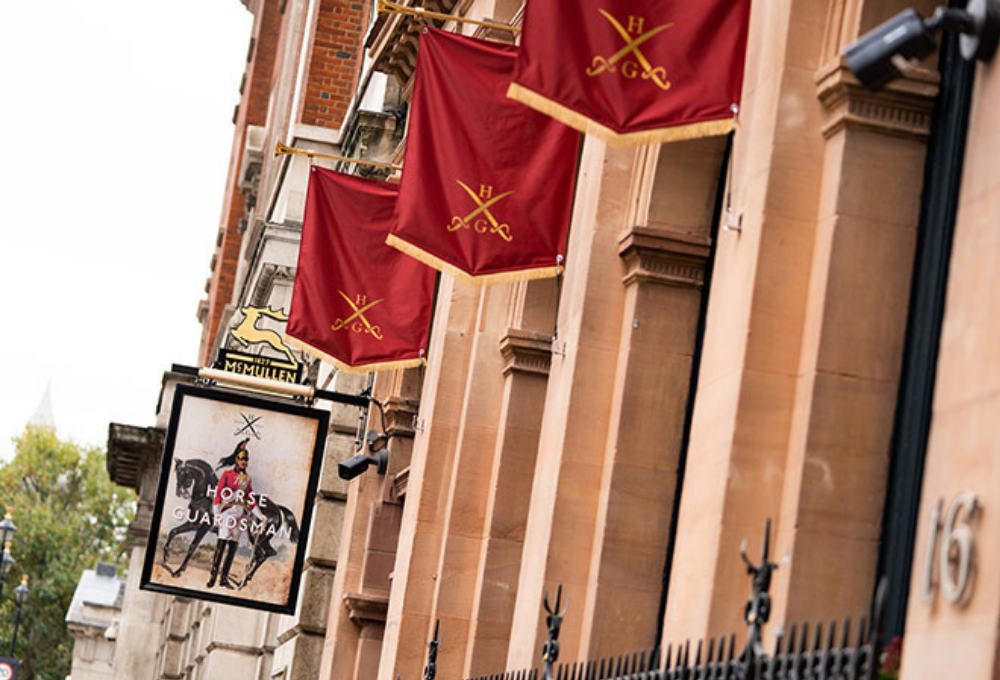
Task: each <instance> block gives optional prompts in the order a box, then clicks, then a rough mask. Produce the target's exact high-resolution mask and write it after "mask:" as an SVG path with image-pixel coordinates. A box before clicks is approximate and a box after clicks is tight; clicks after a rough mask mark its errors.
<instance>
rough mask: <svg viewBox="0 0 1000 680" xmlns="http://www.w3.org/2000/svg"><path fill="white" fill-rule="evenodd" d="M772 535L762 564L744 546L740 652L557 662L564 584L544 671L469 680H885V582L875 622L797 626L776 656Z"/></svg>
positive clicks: (550, 619)
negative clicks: (769, 645) (768, 628)
mask: <svg viewBox="0 0 1000 680" xmlns="http://www.w3.org/2000/svg"><path fill="white" fill-rule="evenodd" d="M770 533H771V523H770V521H768V523H767V526H766V528H765V532H764V546H763V551H762V552H763V555H762V558H761V562H760V564H753V563H752V562H750V560H749V559H748V558H747V557H746V551H745V549H741V554H742V557H743V560H744V562H746V564H747V571H748V573H749V574H750V575H751V577H752V580H753V591H752V594H751V596H750V598H749V600H748V601H747V605H746V610H745V614H744V618H745V620H746V623H747V628H748V631H747V636H746V640H745V642H744V643H743V644H742V646H741V647H740V648H739V649H737V643H736V636H735V635H730V636H728V637H721V638H717V639H709V640H707V641H702V642H698V643H696V644H694V645H692V644H691V643H690V642H687V643H683V644H681V645H670V646H668V647H666V648H665V649H660V648H654V649H652V650H648V651H641V652H634V653H632V654H625V655H622V656H617V657H609V658H605V659H597V660H592V661H584V662H577V663H572V664H558V663H557V660H558V658H559V628H560V626H561V624H562V618H563V615H564V614H565V613H566V609H565V606H564V604H563V598H562V587H561V586H560V588H559V591H558V592H557V595H556V603H555V607H554V608H553V607H551V606H550V605H549V600H548V595H546V597H545V610H546V612H547V614H548V615H547V617H546V622H547V623H548V626H549V635H548V639H547V640H546V642H545V646H544V647H543V652H542V662H543V666H542V668H540V669H539V668H533V669H526V670H519V671H507V672H505V673H497V674H493V675H482V676H478V677H475V678H468V679H467V680H878V677H879V656H880V654H881V652H882V640H881V637H880V636H881V634H880V629H881V616H882V611H883V609H884V607H885V592H886V584H885V583H884V582H883V583H881V584H879V588H878V592H877V594H876V596H875V602H874V605H873V607H872V617H871V625H869V617H867V616H861V617H859V619H858V623H857V626H856V627H855V626H853V625H852V622H851V619H850V618H846V619H844V620H842V621H840V622H838V621H830V622H829V623H826V624H823V623H816V624H814V625H812V626H810V625H809V624H808V623H806V624H801V625H792V626H789V627H788V629H787V631H778V632H777V633H776V634H775V636H774V639H775V641H774V648H773V651H772V652H771V653H768V652H767V651H766V650H765V648H764V646H763V643H762V640H763V628H764V625H765V624H766V623H767V620H768V618H769V616H770V603H771V596H770V594H769V592H768V591H769V590H770V586H771V574H772V573H773V572H774V570H775V569H777V568H778V567H779V564H776V563H774V562H771V561H770V558H769V552H770ZM560 607H563V609H562V610H560ZM438 635H439V629H438V627H437V626H435V629H434V639H433V640H432V641H431V643H430V645H429V659H428V667H429V668H431V669H433V668H434V662H435V661H436V658H437V650H438V647H439V646H440V644H441V643H440V640H439V638H438ZM431 672H432V673H433V670H432V671H431ZM425 677H426V672H425ZM431 677H432V678H433V675H431Z"/></svg>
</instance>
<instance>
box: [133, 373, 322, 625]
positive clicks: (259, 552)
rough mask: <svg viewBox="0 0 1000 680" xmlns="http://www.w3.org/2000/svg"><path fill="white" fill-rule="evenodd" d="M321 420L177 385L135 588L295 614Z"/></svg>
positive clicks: (286, 406)
mask: <svg viewBox="0 0 1000 680" xmlns="http://www.w3.org/2000/svg"><path fill="white" fill-rule="evenodd" d="M329 417H330V414H329V413H328V412H326V411H320V410H316V409H310V408H305V407H302V406H298V405H295V404H292V403H290V402H278V401H271V400H266V399H261V398H257V397H251V396H247V395H245V394H239V393H234V392H228V391H222V390H215V389H208V388H201V387H193V386H189V385H179V386H178V387H177V388H176V392H175V395H174V403H173V410H172V411H171V415H170V425H169V428H168V430H167V437H166V443H165V445H164V449H163V460H162V464H161V466H160V479H159V487H158V491H157V496H156V504H155V506H154V508H153V518H152V524H151V527H150V534H149V540H148V541H147V544H146V559H145V563H144V564H143V570H142V578H141V583H140V587H141V588H142V589H144V590H152V591H156V592H161V593H168V594H171V595H178V596H182V597H192V598H198V599H202V600H211V601H214V602H220V603H224V604H232V605H237V606H242V607H250V608H254V609H263V610H266V611H272V612H279V613H284V614H291V613H293V612H294V611H295V604H296V599H297V596H298V589H299V580H300V578H301V574H302V564H303V560H304V558H305V553H306V540H307V537H308V536H309V521H310V517H311V516H312V507H313V501H314V499H315V496H316V486H317V483H318V479H319V470H320V464H321V461H322V458H323V445H324V441H325V439H326V433H327V429H328V425H329Z"/></svg>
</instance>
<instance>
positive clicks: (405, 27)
mask: <svg viewBox="0 0 1000 680" xmlns="http://www.w3.org/2000/svg"><path fill="white" fill-rule="evenodd" d="M400 4H403V5H407V6H410V7H423V8H424V9H427V10H430V11H432V12H440V13H442V14H451V13H452V12H453V11H454V9H455V5H456V4H457V0H413V1H411V2H407V1H406V0H404V1H403V2H401V3H400ZM383 16H385V17H386V19H385V20H384V21H383V20H382V16H380V17H379V19H378V20H377V21H376V22H375V25H374V27H373V30H372V32H371V34H370V36H369V38H368V41H367V43H366V44H365V47H367V48H368V56H369V57H371V58H372V59H373V60H374V62H375V64H374V68H375V70H376V71H382V72H383V73H387V74H389V75H391V76H395V77H396V78H398V79H399V82H400V83H405V82H407V81H409V80H410V78H411V77H412V76H413V69H414V67H415V66H416V63H417V44H418V42H419V39H420V29H421V28H422V27H423V25H424V21H423V20H422V19H418V18H417V17H412V16H404V15H402V14H388V15H383ZM426 23H428V24H430V25H432V26H441V25H443V23H444V22H443V21H439V20H433V21H427V22H426Z"/></svg>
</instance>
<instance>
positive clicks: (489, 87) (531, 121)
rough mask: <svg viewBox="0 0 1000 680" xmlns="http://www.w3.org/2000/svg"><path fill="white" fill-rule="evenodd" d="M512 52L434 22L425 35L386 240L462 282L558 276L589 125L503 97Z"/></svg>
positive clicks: (415, 78) (511, 65)
mask: <svg viewBox="0 0 1000 680" xmlns="http://www.w3.org/2000/svg"><path fill="white" fill-rule="evenodd" d="M516 54H517V48H516V47H514V46H512V45H501V44H499V43H495V42H489V41H486V40H476V39H474V38H469V37H465V36H461V35H453V34H451V33H445V32H443V31H439V30H436V29H427V31H426V32H425V33H423V34H422V35H421V36H420V49H419V51H418V54H417V66H416V71H415V74H414V77H413V78H414V85H413V103H412V105H411V107H410V118H409V123H408V125H409V130H410V131H409V134H408V136H407V141H406V152H405V157H404V161H403V174H402V177H401V178H400V181H399V198H398V200H397V202H396V220H395V223H394V224H393V226H392V231H391V232H390V234H389V236H388V238H387V239H386V242H387V243H388V244H389V245H391V246H393V247H395V248H399V249H400V250H402V251H403V252H404V253H407V254H408V255H411V256H413V257H415V258H417V259H419V260H421V261H422V262H426V263H427V264H429V265H430V266H432V267H434V268H435V269H439V270H441V271H444V272H447V273H449V274H451V275H452V276H455V277H457V278H459V279H460V280H463V281H466V282H472V283H493V282H502V281H511V280H523V279H536V278H543V277H551V276H556V275H557V274H558V273H559V272H560V271H561V270H562V266H563V264H564V260H565V256H566V238H567V235H568V234H569V221H570V213H571V211H572V203H573V183H574V181H575V178H576V159H577V150H578V149H579V146H580V142H581V137H580V134H579V133H577V132H575V131H574V130H572V129H570V128H568V127H566V126H565V125H562V124H561V123H559V122H558V121H555V120H553V119H552V118H549V117H548V116H545V115H543V114H540V113H538V112H536V111H532V110H531V109H530V108H528V107H526V106H522V105H520V104H518V103H517V102H515V101H512V100H511V99H508V98H507V87H508V85H509V84H510V76H511V73H512V72H513V69H514V60H515V55H516ZM442 121H448V123H447V125H443V126H442V124H441V122H442Z"/></svg>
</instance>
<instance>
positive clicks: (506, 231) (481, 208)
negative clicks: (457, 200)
mask: <svg viewBox="0 0 1000 680" xmlns="http://www.w3.org/2000/svg"><path fill="white" fill-rule="evenodd" d="M455 181H456V182H458V185H459V186H460V187H462V188H463V189H465V193H467V194H469V197H470V198H472V200H473V201H475V202H476V206H478V207H477V208H476V209H475V210H473V211H472V212H470V213H469V214H468V215H466V216H465V217H459V216H458V215H455V216H454V217H452V218H451V224H449V225H448V231H458V230H459V229H461V228H462V227H465V228H466V229H468V228H469V227H470V224H469V220H471V219H472V218H473V217H476V216H477V215H479V214H480V213H482V214H483V215H485V216H486V219H487V220H489V222H490V225H492V226H491V228H490V233H491V234H496V235H497V236H499V237H500V238H502V239H503V240H504V241H507V243H510V242H511V241H513V240H514V237H513V236H511V234H510V225H508V224H506V223H501V222H500V221H499V220H498V219H497V218H496V217H494V216H493V213H491V212H490V206H493V205H495V204H496V203H497V201H499V200H501V199H504V198H507V197H508V196H510V195H511V194H512V193H514V192H513V191H505V192H503V193H502V194H497V195H496V196H493V197H492V198H488V199H486V200H485V201H484V200H482V199H481V198H480V197H479V194H477V193H476V192H475V191H473V190H472V189H470V188H469V186H468V185H467V184H465V183H464V182H463V181H462V180H460V179H457V180H455Z"/></svg>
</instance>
